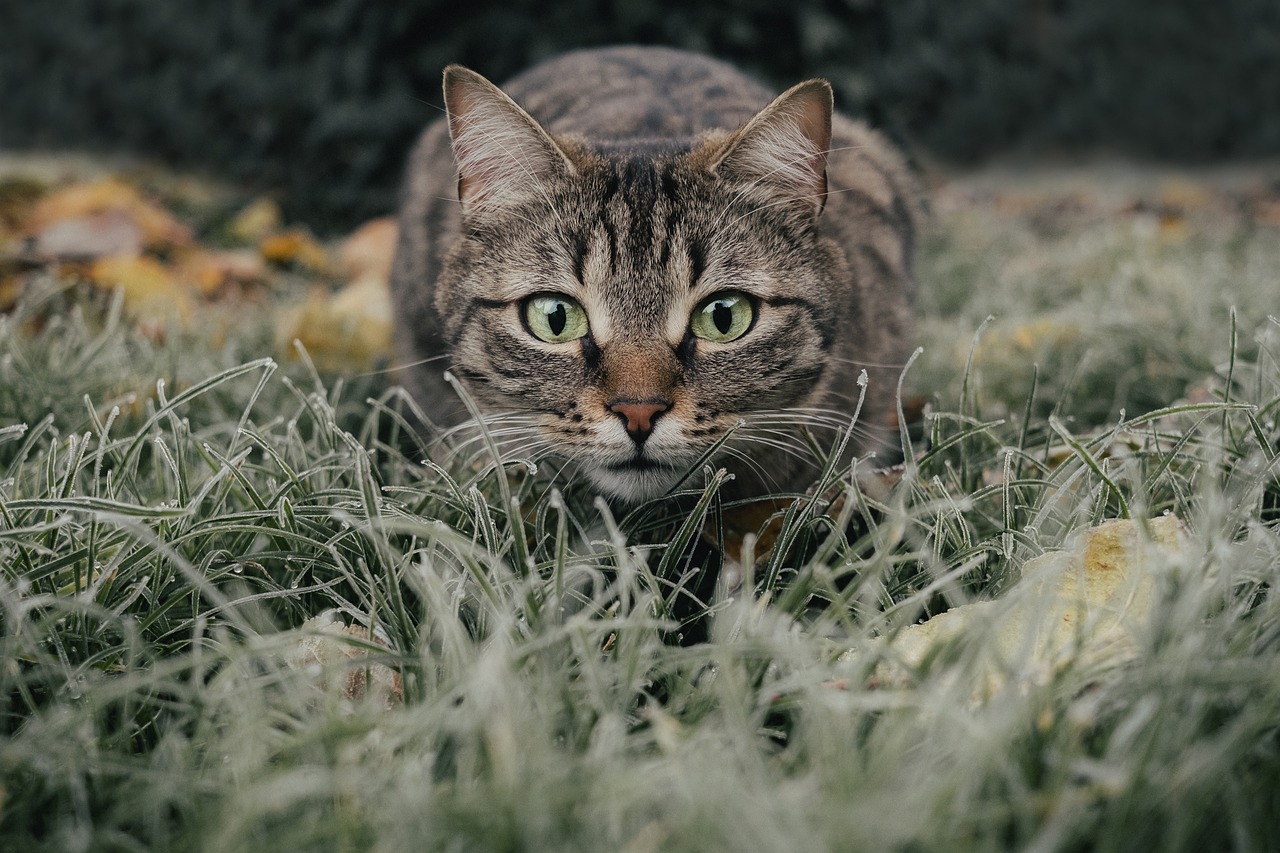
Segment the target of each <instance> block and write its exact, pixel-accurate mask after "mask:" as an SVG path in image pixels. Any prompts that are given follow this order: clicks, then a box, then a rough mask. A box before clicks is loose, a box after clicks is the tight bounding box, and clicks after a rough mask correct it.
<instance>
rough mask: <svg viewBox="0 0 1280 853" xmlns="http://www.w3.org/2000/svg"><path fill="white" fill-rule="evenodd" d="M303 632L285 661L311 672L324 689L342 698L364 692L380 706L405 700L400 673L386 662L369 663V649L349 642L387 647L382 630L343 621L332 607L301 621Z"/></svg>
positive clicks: (361, 696)
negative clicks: (361, 642)
mask: <svg viewBox="0 0 1280 853" xmlns="http://www.w3.org/2000/svg"><path fill="white" fill-rule="evenodd" d="M302 630H303V632H306V633H305V635H304V636H302V637H301V638H300V639H299V640H298V641H297V643H296V644H295V645H294V646H293V648H292V649H290V650H289V652H288V653H286V655H285V663H287V664H288V665H289V666H290V667H291V668H293V669H296V670H301V671H303V672H305V673H307V674H308V675H310V676H312V677H313V678H312V680H313V683H314V684H315V685H316V687H317V688H319V689H320V691H322V692H325V693H334V692H336V693H338V694H339V695H340V696H341V697H342V698H343V699H347V700H350V701H353V702H355V701H360V700H362V699H364V698H365V697H366V696H369V697H372V698H373V699H375V700H377V701H378V702H379V703H380V704H381V705H382V706H383V707H386V708H392V707H394V706H396V705H399V704H400V703H401V702H403V701H404V691H403V689H402V685H401V681H400V673H398V672H396V671H395V670H394V669H392V668H391V667H389V666H387V665H386V664H381V663H369V662H367V661H368V657H369V650H368V649H366V648H361V647H360V646H359V645H357V644H354V643H351V642H349V641H348V640H346V639H343V638H346V637H351V638H357V639H361V640H364V641H366V642H370V643H375V644H377V645H379V646H382V647H383V648H386V649H390V644H389V643H388V642H387V639H386V637H385V636H384V635H382V634H381V632H379V631H377V630H376V629H375V630H374V631H373V632H372V636H370V631H369V629H368V628H366V627H364V626H363V625H346V624H344V623H343V622H342V620H341V619H339V618H338V617H337V615H336V614H335V613H334V612H333V611H332V610H327V611H325V612H324V613H321V614H320V615H319V616H314V617H312V618H311V619H308V620H307V621H306V622H304V623H303V624H302Z"/></svg>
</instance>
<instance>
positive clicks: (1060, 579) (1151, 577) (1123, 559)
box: [841, 516, 1186, 699]
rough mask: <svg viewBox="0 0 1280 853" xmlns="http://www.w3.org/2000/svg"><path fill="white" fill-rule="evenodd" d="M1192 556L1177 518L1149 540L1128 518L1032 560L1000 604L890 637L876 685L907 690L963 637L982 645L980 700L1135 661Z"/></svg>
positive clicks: (959, 610) (1154, 525)
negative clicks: (1080, 667)
mask: <svg viewBox="0 0 1280 853" xmlns="http://www.w3.org/2000/svg"><path fill="white" fill-rule="evenodd" d="M1148 533H1149V534H1150V535H1149V538H1148V535H1147V534H1148ZM1185 548H1186V531H1185V529H1184V528H1183V526H1182V522H1181V521H1179V520H1178V519H1177V518H1176V517H1174V516H1163V517H1161V518H1156V519H1152V520H1150V521H1148V522H1147V524H1146V530H1145V531H1144V530H1143V527H1142V526H1141V525H1139V524H1138V523H1136V522H1134V521H1131V520H1127V519H1121V520H1114V521H1108V522H1105V523H1103V524H1101V525H1099V526H1098V527H1095V528H1092V529H1091V530H1089V531H1087V532H1086V533H1085V535H1084V536H1083V537H1082V539H1079V540H1077V541H1076V542H1075V543H1074V544H1073V546H1072V547H1071V548H1069V549H1067V550H1063V551H1055V552H1051V553H1047V554H1043V555H1041V556H1039V557H1036V558H1034V559H1032V560H1029V561H1028V562H1027V564H1026V565H1025V566H1024V567H1023V570H1022V579H1021V581H1020V582H1019V583H1017V584H1015V585H1014V587H1013V588H1012V589H1010V590H1009V591H1008V592H1007V593H1006V594H1005V596H1003V597H1002V598H1001V599H997V600H993V601H980V602H974V603H972V604H965V605H961V606H959V607H954V608H952V609H951V610H948V611H946V612H945V613H941V614H939V615H937V616H934V617H933V618H932V619H929V620H928V621H926V622H922V623H919V624H914V625H908V626H906V627H905V628H903V629H902V630H901V631H899V632H898V633H896V634H894V635H892V636H890V637H888V638H886V639H885V643H884V646H883V647H882V648H881V649H880V650H881V651H882V652H883V654H884V656H885V661H884V662H882V663H880V664H879V665H878V666H877V667H876V669H875V674H874V676H873V682H874V683H876V684H878V685H894V684H902V683H905V682H906V681H907V680H908V679H909V675H910V673H912V672H913V671H917V670H919V668H920V667H922V666H923V665H924V664H925V663H926V662H927V661H929V660H930V659H931V658H932V657H933V656H934V655H935V654H936V653H937V652H938V651H940V650H942V649H943V648H946V647H948V646H949V645H951V644H954V643H955V642H957V641H960V640H962V639H966V638H973V639H976V640H978V641H980V642H981V643H983V646H982V649H981V651H982V653H983V657H982V660H981V664H980V667H979V668H980V670H981V672H982V673H983V677H982V678H981V683H980V684H977V685H975V690H974V698H975V699H981V698H982V697H983V696H985V695H990V694H991V693H993V692H995V691H997V690H999V689H1000V688H1001V687H1003V685H1004V684H1006V683H1007V680H1008V678H1009V677H1010V676H1012V677H1013V678H1015V679H1016V680H1017V681H1018V682H1019V683H1035V682H1038V681H1043V680H1045V679H1046V678H1047V677H1048V676H1050V675H1051V674H1052V673H1053V672H1054V671H1056V670H1057V669H1058V668H1059V667H1061V666H1063V665H1065V664H1066V663H1067V662H1069V661H1071V660H1077V659H1083V660H1085V661H1087V662H1091V663H1096V662H1108V663H1113V664H1114V663H1118V662H1122V661H1124V660H1127V659H1130V658H1131V657H1133V655H1134V654H1136V652H1137V646H1136V644H1135V643H1134V637H1135V635H1136V634H1137V633H1138V632H1140V631H1141V629H1142V627H1143V625H1144V624H1145V623H1146V620H1147V618H1148V616H1149V614H1150V612H1151V608H1152V603H1153V601H1154V597H1155V593H1154V582H1155V577H1156V575H1157V574H1158V573H1159V572H1160V571H1163V570H1165V569H1166V568H1167V567H1168V565H1169V564H1170V563H1172V562H1173V561H1174V560H1176V559H1177V557H1178V554H1179V553H1181V552H1182V551H1183V550H1185ZM868 651H870V650H867V649H864V650H858V649H853V650H850V651H848V652H845V654H844V655H842V656H841V657H842V659H843V660H852V659H855V658H857V657H858V656H859V655H860V654H866V653H867V652H868Z"/></svg>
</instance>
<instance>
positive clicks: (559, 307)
mask: <svg viewBox="0 0 1280 853" xmlns="http://www.w3.org/2000/svg"><path fill="white" fill-rule="evenodd" d="M568 324H569V313H568V312H567V311H565V310H564V303H563V302H557V303H556V307H555V308H553V309H551V310H550V311H548V312H547V326H548V327H549V328H550V329H551V334H553V335H555V336H556V337H559V336H560V335H562V334H564V327H565V326H567V325H568Z"/></svg>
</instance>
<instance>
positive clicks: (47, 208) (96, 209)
mask: <svg viewBox="0 0 1280 853" xmlns="http://www.w3.org/2000/svg"><path fill="white" fill-rule="evenodd" d="M97 217H107V219H106V220H105V221H107V222H111V221H115V222H121V221H123V222H127V223H130V224H131V225H132V227H133V228H134V229H136V231H137V234H138V240H139V241H140V243H141V245H142V246H144V247H147V248H158V249H160V248H171V247H175V246H186V245H189V244H190V243H191V229H189V228H187V226H185V225H183V224H182V223H180V222H178V221H177V220H176V219H174V218H173V216H171V215H170V214H169V211H167V210H165V209H164V208H163V207H161V206H160V205H158V204H156V203H155V202H153V201H150V200H148V199H146V198H144V197H143V196H142V194H141V193H140V192H139V191H138V190H137V189H136V188H135V187H133V186H132V185H130V184H127V183H125V182H124V181H121V180H119V179H118V178H106V179H104V180H100V181H93V182H89V183H78V184H71V185H70V186H66V187H63V188H61V189H58V190H55V191H53V192H52V193H50V194H49V195H47V196H45V197H44V198H42V199H40V200H39V201H37V202H36V203H35V205H34V206H33V207H32V209H31V212H30V213H29V215H28V216H27V220H26V223H25V231H26V233H27V234H28V235H29V236H31V237H34V238H35V239H36V240H37V242H39V240H40V237H41V235H42V234H43V233H44V232H46V231H47V230H48V229H50V228H53V227H54V226H56V225H57V224H58V223H60V222H64V221H67V220H90V221H93V220H95V219H96V218H97ZM100 254H106V253H100Z"/></svg>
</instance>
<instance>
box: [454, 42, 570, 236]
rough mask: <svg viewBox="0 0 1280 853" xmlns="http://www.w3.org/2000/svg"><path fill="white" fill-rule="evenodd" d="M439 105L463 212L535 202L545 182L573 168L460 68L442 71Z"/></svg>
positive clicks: (537, 128) (542, 134) (509, 105)
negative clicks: (446, 126)
mask: <svg viewBox="0 0 1280 853" xmlns="http://www.w3.org/2000/svg"><path fill="white" fill-rule="evenodd" d="M444 103H445V109H446V111H447V112H448V116H449V138H450V139H451V140H452V142H453V157H454V161H455V162H456V163H457V166H458V199H459V200H460V201H461V202H462V208H463V211H464V212H468V213H475V212H481V211H483V210H486V209H488V208H490V207H495V206H502V205H504V204H510V203H516V202H521V201H527V200H529V199H530V198H536V197H537V196H538V195H540V194H542V193H544V192H545V191H546V189H545V185H546V181H547V180H548V179H549V178H552V177H554V176H557V175H566V174H573V173H574V171H575V170H574V166H573V163H572V162H571V161H570V160H569V158H568V156H567V155H566V154H565V153H564V151H563V150H562V149H561V148H560V146H559V145H557V144H556V143H555V140H553V139H552V138H551V136H550V135H549V134H548V133H547V132H546V131H545V130H543V129H542V126H541V125H539V124H538V123H537V122H536V121H535V120H534V119H533V117H532V116H530V115H529V114H528V113H527V112H525V111H524V110H523V109H522V108H521V107H520V105H519V104H517V103H516V102H515V101H513V100H511V98H509V97H508V96H507V94H506V93H505V92H503V91H502V90H501V89H499V88H498V87H497V86H495V85H493V84H492V83H490V82H489V81H488V80H487V79H485V78H484V77H482V76H481V75H479V74H477V73H476V72H474V71H471V70H470V69H467V68H463V67H462V66H460V65H450V66H449V67H448V68H446V69H445V70H444Z"/></svg>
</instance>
